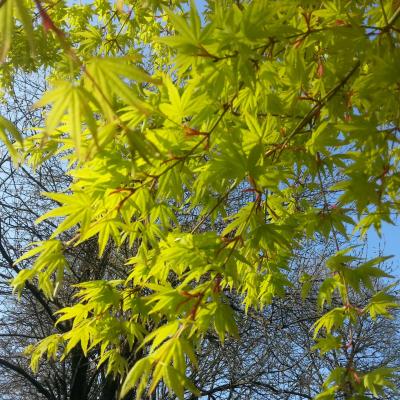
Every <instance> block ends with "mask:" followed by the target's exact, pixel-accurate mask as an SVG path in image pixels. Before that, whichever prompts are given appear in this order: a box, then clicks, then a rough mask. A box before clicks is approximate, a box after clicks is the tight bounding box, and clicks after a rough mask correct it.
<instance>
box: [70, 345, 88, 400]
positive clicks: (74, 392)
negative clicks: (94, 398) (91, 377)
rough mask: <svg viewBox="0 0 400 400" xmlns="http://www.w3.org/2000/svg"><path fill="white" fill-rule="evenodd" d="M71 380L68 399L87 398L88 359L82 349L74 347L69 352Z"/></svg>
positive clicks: (83, 399) (82, 399)
mask: <svg viewBox="0 0 400 400" xmlns="http://www.w3.org/2000/svg"><path fill="white" fill-rule="evenodd" d="M71 363H72V380H71V391H70V400H87V399H88V390H87V389H88V360H87V358H86V357H85V355H84V354H83V353H82V351H81V350H80V349H78V348H75V349H74V350H72V352H71Z"/></svg>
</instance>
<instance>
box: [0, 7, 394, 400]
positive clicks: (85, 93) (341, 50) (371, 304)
mask: <svg viewBox="0 0 400 400" xmlns="http://www.w3.org/2000/svg"><path fill="white" fill-rule="evenodd" d="M201 8H202V10H203V11H202V12H199V11H198V10H197V8H196V4H195V3H194V2H190V3H188V2H184V1H179V0H172V1H157V0H152V1H150V0H149V1H147V2H135V1H132V2H129V1H127V2H125V1H117V2H115V3H114V2H109V1H103V0H101V1H95V2H94V3H88V4H77V5H75V4H70V3H66V2H62V1H61V2H56V3H50V2H44V1H40V0H35V1H28V0H26V1H25V0H3V1H1V2H0V57H1V60H2V64H1V67H0V74H1V77H2V79H1V82H2V88H3V91H4V93H7V91H8V90H11V89H12V87H13V75H14V74H15V73H17V71H24V72H25V73H29V72H33V71H36V72H38V71H43V70H47V71H49V73H50V77H49V79H48V83H49V86H50V88H49V90H47V91H46V93H45V94H44V95H43V97H42V98H41V100H39V101H38V102H37V103H36V107H37V108H39V109H40V110H41V111H42V115H43V118H44V121H45V122H44V124H42V126H41V128H40V129H39V132H38V133H36V134H34V135H24V134H23V132H22V133H21V132H20V131H19V129H18V128H17V127H16V126H15V125H13V124H12V123H11V122H10V121H9V120H7V119H5V118H4V117H1V118H0V134H1V139H2V140H3V141H4V143H5V145H6V146H7V147H8V149H9V152H10V155H11V156H12V157H13V159H14V160H15V162H16V163H20V164H25V165H26V166H27V167H29V168H36V167H38V166H40V165H41V164H42V163H43V162H45V161H46V160H47V159H49V158H51V157H53V156H58V157H62V159H63V160H64V161H63V162H64V163H65V165H67V169H68V174H69V175H70V176H71V177H72V183H71V185H70V186H69V188H68V189H67V190H66V191H65V192H64V193H44V195H45V196H47V197H48V198H50V199H52V200H54V201H55V202H57V203H58V205H59V207H57V208H55V209H53V210H51V211H49V212H47V213H46V214H44V215H42V216H41V217H40V218H39V219H38V220H37V222H38V223H40V222H42V221H43V220H46V219H52V221H53V222H54V223H55V224H56V228H55V229H54V231H53V233H52V234H51V236H50V237H49V239H48V240H44V241H41V242H36V243H33V244H32V248H31V249H30V250H28V251H27V252H26V253H25V255H23V256H22V257H21V258H20V259H19V260H18V261H17V262H25V261H26V260H31V266H30V267H29V268H26V269H23V270H21V271H20V272H19V273H18V275H17V276H16V277H15V278H14V279H13V282H12V285H13V287H14V289H15V291H16V292H17V293H21V291H22V290H23V289H24V286H25V285H26V284H27V283H29V284H30V285H31V284H32V282H33V283H35V284H37V286H38V289H39V290H40V291H41V292H42V293H43V294H44V295H45V296H47V297H48V298H55V297H57V292H58V290H59V288H60V287H61V286H62V285H65V282H64V275H65V272H66V271H68V268H69V266H68V265H69V256H68V254H69V251H70V249H72V248H76V247H79V246H84V245H85V243H86V242H88V241H90V240H93V238H95V239H96V240H97V242H98V248H99V252H98V254H99V257H101V256H103V255H104V253H105V252H106V251H107V249H108V246H110V245H112V246H115V247H116V248H120V247H121V246H124V248H128V249H129V252H128V255H127V256H126V257H125V260H124V262H123V263H124V264H125V267H126V276H125V277H124V279H110V280H107V279H102V280H95V281H87V282H83V283H79V284H78V285H76V286H75V289H76V291H77V293H76V299H77V301H76V303H75V304H74V305H72V306H70V307H66V308H64V309H62V310H60V311H59V312H58V313H57V314H58V322H57V323H58V324H62V323H64V321H70V322H71V328H70V329H69V330H68V331H66V332H63V333H55V334H54V335H51V336H49V337H47V338H46V339H44V340H42V341H41V342H39V343H38V344H37V345H35V346H33V347H31V348H30V349H29V352H30V354H31V357H32V358H31V359H32V367H33V369H37V368H38V365H39V362H40V359H41V357H42V356H44V355H46V356H47V357H48V358H49V359H52V358H54V359H58V358H59V357H65V356H66V355H67V354H68V353H69V352H71V351H72V350H73V349H74V348H76V347H78V346H79V347H80V348H81V350H82V352H83V353H84V354H85V355H86V354H87V353H88V352H90V350H91V349H93V348H94V347H97V348H99V349H100V353H101V354H100V358H99V361H98V362H99V364H100V365H101V364H104V363H107V364H108V372H109V373H110V374H114V375H115V376H119V377H121V379H123V382H124V384H123V385H122V389H121V393H120V395H121V397H124V396H125V395H130V394H131V393H133V392H134V393H135V395H136V397H137V398H142V396H144V392H146V393H152V392H153V391H154V390H155V388H156V387H157V385H158V383H159V382H160V381H163V382H164V383H165V385H166V386H167V387H168V388H169V390H170V391H171V393H172V392H173V393H175V394H176V395H177V396H178V397H179V398H184V395H185V391H187V390H188V391H191V392H193V393H194V394H196V393H197V389H196V387H195V386H194V385H193V383H192V382H191V381H190V379H189V378H188V376H187V373H188V371H190V370H191V369H193V368H196V365H197V358H196V354H195V352H196V349H197V348H198V346H199V345H200V344H201V342H202V339H203V338H204V336H205V334H206V333H207V332H210V331H215V332H216V334H217V335H218V336H219V339H220V340H221V342H224V340H225V339H226V338H227V337H228V336H236V335H237V332H238V329H237V326H236V322H235V318H234V312H233V309H232V307H231V305H230V303H229V301H227V292H229V291H230V292H233V293H235V294H237V295H238V296H240V298H241V299H242V301H243V304H244V306H245V309H246V310H249V309H263V308H265V307H268V306H269V305H270V304H271V302H272V301H273V299H274V298H275V297H277V296H278V297H279V296H281V297H284V296H285V295H286V293H287V290H288V288H289V287H291V286H292V285H293V284H294V283H295V282H294V281H293V279H299V278H298V277H297V278H294V277H293V275H292V274H290V267H289V266H290V260H292V259H293V258H294V257H296V252H297V251H298V249H299V248H301V246H302V245H303V244H304V241H305V240H316V239H317V238H323V239H325V240H333V241H334V243H335V245H336V254H334V255H333V256H332V257H330V258H329V259H328V260H327V261H326V263H325V273H324V274H323V276H322V279H321V276H318V277H316V276H312V275H308V274H305V275H303V276H302V277H301V278H300V280H301V282H302V283H303V291H302V292H303V297H304V299H306V298H307V297H308V290H309V289H310V288H311V286H312V285H313V284H316V283H317V282H318V292H319V293H318V296H317V299H316V303H317V306H318V307H319V308H320V309H321V310H323V311H326V312H325V313H324V314H323V315H322V317H321V318H319V319H318V320H317V322H316V323H315V325H314V333H313V339H314V340H315V342H316V344H315V346H314V349H315V350H317V351H320V352H321V353H325V352H328V351H337V352H344V353H345V354H347V355H349V357H348V358H347V359H348V362H347V364H346V365H345V366H343V367H338V368H335V369H334V370H332V371H331V372H330V374H328V377H327V379H326V382H325V385H324V391H323V392H321V393H320V394H319V395H318V396H317V398H318V399H334V398H335V396H343V397H344V398H346V399H362V398H368V395H369V394H370V393H372V394H373V395H376V396H377V395H378V394H379V393H380V391H381V390H383V389H384V388H385V387H387V386H390V385H391V384H392V383H391V379H392V378H393V376H394V372H395V371H394V370H392V369H390V368H384V367H382V368H379V369H373V370H369V371H357V370H355V369H354V365H353V362H352V357H351V354H352V352H353V350H354V346H353V342H352V340H351V334H350V340H349V341H344V340H343V338H342V336H341V334H340V332H341V329H342V328H343V327H346V329H348V330H349V331H350V332H351V331H352V329H353V328H352V327H353V326H355V325H356V324H357V321H358V320H359V319H360V318H366V317H368V318H371V319H372V320H376V321H377V323H379V320H380V318H385V317H390V316H391V309H393V308H396V307H397V301H396V298H395V297H394V296H393V295H392V294H391V293H390V288H391V282H390V279H391V277H390V276H388V275H387V274H386V272H385V271H383V270H382V269H381V268H380V264H381V263H382V262H383V261H384V260H385V259H386V258H385V257H377V258H374V259H371V260H367V261H363V260H360V259H359V258H358V257H357V256H356V255H355V253H354V248H353V247H352V246H346V241H343V240H341V238H345V239H347V238H348V237H349V235H351V234H353V233H358V234H360V235H361V236H363V235H365V234H366V233H367V232H368V230H369V229H375V230H377V231H378V232H379V231H380V229H381V225H382V223H383V222H389V223H391V222H393V220H392V216H393V214H396V213H397V212H398V211H399V204H400V203H399V200H398V196H399V195H398V193H399V186H400V181H399V178H398V177H399V147H398V140H399V139H398V134H399V118H400V107H399V90H400V82H399V78H398V71H399V70H400V57H399V29H400V25H399V21H400V18H399V16H400V5H399V4H398V2H397V1H383V0H382V1H379V2H375V1H352V2H347V3H346V2H343V1H339V0H337V1H324V2H317V1H312V0H305V1H292V0H287V1H228V0H217V1H209V2H205V3H204V4H202V7H201ZM329 177H335V178H336V179H335V180H336V183H335V184H334V185H332V186H330V187H327V186H326V184H325V182H326V181H327V179H328V178H329ZM233 193H247V194H248V195H249V196H248V197H247V198H246V201H244V202H242V204H240V207H239V208H238V209H235V208H234V207H231V205H230V204H229V201H228V200H229V199H230V198H231V195H232V194H233ZM306 193H307V194H309V193H315V194H316V196H317V197H318V201H316V196H314V197H313V196H305V194H306ZM320 199H322V201H320ZM188 210H190V211H191V212H192V214H194V215H195V221H194V223H193V224H191V225H190V228H189V229H188V225H187V223H186V222H187V221H186V219H185V218H184V216H185V214H186V213H187V212H188ZM379 278H383V280H382V281H383V282H386V284H387V287H383V288H382V286H380V289H379V290H375V288H376V287H377V286H376V285H375V282H376V280H377V279H379ZM363 291H368V292H369V293H370V300H369V301H368V304H366V305H364V306H363V307H360V306H359V305H358V304H356V303H355V302H354V299H355V296H354V293H358V292H363ZM333 300H334V301H333ZM332 304H334V307H332ZM126 346H128V347H129V349H130V351H131V352H135V354H140V355H141V356H140V358H139V359H138V361H136V362H135V364H134V365H133V367H132V368H128V361H127V359H126V358H125V357H124V355H123V354H122V347H126Z"/></svg>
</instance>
